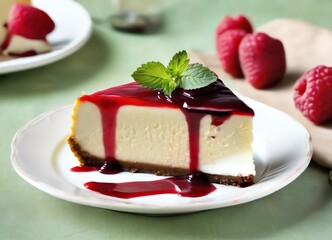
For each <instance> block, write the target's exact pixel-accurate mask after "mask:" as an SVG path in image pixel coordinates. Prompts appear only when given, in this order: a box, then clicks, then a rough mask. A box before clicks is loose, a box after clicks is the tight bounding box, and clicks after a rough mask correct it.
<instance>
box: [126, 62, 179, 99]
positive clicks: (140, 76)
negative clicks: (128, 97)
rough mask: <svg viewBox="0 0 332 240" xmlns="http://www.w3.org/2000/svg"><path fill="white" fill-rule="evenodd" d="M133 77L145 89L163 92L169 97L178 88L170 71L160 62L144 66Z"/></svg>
mask: <svg viewBox="0 0 332 240" xmlns="http://www.w3.org/2000/svg"><path fill="white" fill-rule="evenodd" d="M131 76H132V77H133V78H134V80H135V81H136V82H137V83H138V84H140V85H142V86H143V87H146V88H149V89H152V90H158V91H163V92H165V93H166V94H168V95H170V94H171V93H172V92H173V91H174V89H175V88H176V87H177V84H176V83H175V81H174V80H173V79H172V75H171V74H170V73H169V70H168V69H167V68H166V67H165V66H164V65H163V64H161V63H160V62H148V63H145V64H142V65H141V66H140V67H139V68H137V69H136V71H135V72H134V73H133V74H132V75H131Z"/></svg>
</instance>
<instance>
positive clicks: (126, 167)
mask: <svg viewBox="0 0 332 240" xmlns="http://www.w3.org/2000/svg"><path fill="white" fill-rule="evenodd" d="M67 142H68V144H69V147H70V149H71V150H72V152H73V153H74V155H75V157H76V158H77V159H78V161H79V162H80V164H81V166H94V167H102V166H103V165H104V163H105V159H102V158H99V157H96V156H93V155H91V154H90V153H88V152H87V151H84V150H83V149H82V148H81V147H80V145H79V144H78V143H77V142H76V141H75V139H74V138H73V136H69V137H68V139H67ZM116 161H117V162H118V164H119V165H120V166H121V168H122V170H123V171H127V172H132V173H152V174H155V175H158V176H184V175H187V174H190V172H189V169H183V168H173V167H165V166H158V165H154V164H146V163H138V162H131V161H130V162H129V161H125V160H116ZM204 174H205V175H206V176H207V177H208V179H209V180H210V182H212V183H219V184H223V185H232V186H238V187H247V186H250V185H252V184H254V176H253V175H249V176H227V175H216V174H206V173H204Z"/></svg>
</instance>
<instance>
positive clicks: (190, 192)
mask: <svg viewBox="0 0 332 240" xmlns="http://www.w3.org/2000/svg"><path fill="white" fill-rule="evenodd" d="M84 186H85V187H86V188H87V189H90V190H92V191H95V192H99V193H101V194H104V195H107V196H111V197H117V198H122V199H129V198H135V197H143V196H151V195H157V194H177V195H179V196H181V197H202V196H206V195H207V194H209V193H211V192H213V191H215V190H216V187H215V186H214V185H212V184H211V183H210V181H209V180H208V179H207V178H206V177H205V176H204V175H203V174H201V173H198V174H190V175H188V176H181V177H169V178H165V179H160V180H155V181H148V182H144V181H140V182H122V183H108V182H107V183H105V182H87V183H85V184H84Z"/></svg>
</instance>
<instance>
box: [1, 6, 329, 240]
mask: <svg viewBox="0 0 332 240" xmlns="http://www.w3.org/2000/svg"><path fill="white" fill-rule="evenodd" d="M81 2H83V1H81ZM92 2H93V1H92ZM96 2H98V1H94V3H96ZM100 2H103V3H104V4H105V5H104V6H103V7H102V8H100V10H98V9H97V11H95V12H94V14H95V15H96V14H97V15H98V11H100V14H99V15H100V16H101V17H99V19H98V21H97V22H95V24H94V27H93V33H92V36H91V38H90V40H89V41H88V42H87V44H86V45H84V46H83V47H82V48H81V49H80V50H79V51H77V52H76V53H74V54H73V55H71V56H69V57H67V58H65V59H63V60H61V61H58V62H56V63H53V64H50V65H47V66H44V67H40V68H36V69H32V70H26V71H22V72H17V73H10V74H4V75H0V126H1V127H0V153H1V155H0V156H1V157H0V161H1V165H0V239H330V238H331V236H332V229H331V224H332V200H331V196H332V195H331V193H332V189H331V187H330V186H329V184H328V170H327V169H324V168H322V167H320V166H318V165H317V164H315V163H311V164H310V166H309V167H308V169H307V170H306V171H305V172H304V173H303V174H302V175H301V176H300V177H299V178H298V179H296V180H295V181H294V182H292V183H291V184H289V185H288V186H286V187H285V188H283V189H282V190H280V191H278V192H276V193H273V194H271V195H269V196H267V197H264V198H262V199H259V200H256V201H253V202H250V203H246V204H242V205H238V206H233V207H227V208H222V209H216V210H210V211H205V212H199V213H194V214H188V215H179V216H167V217H150V216H144V215H136V214H130V213H120V212H115V211H110V210H104V209H98V208H93V207H87V206H81V205H77V204H73V203H70V202H66V201H63V200H60V199H57V198H54V197H52V196H50V195H48V194H46V193H44V192H42V191H40V190H38V189H36V188H34V187H33V186H31V185H30V184H28V183H27V182H25V181H24V180H23V179H22V178H20V177H19V176H18V175H17V174H16V173H15V171H14V169H13V168H12V166H11V161H10V151H11V150H10V143H11V140H12V138H13V136H14V134H15V132H16V131H17V130H18V129H19V128H20V127H22V126H24V125H25V124H26V123H27V122H28V121H30V120H31V119H33V118H35V117H37V116H38V115H39V114H41V113H43V112H45V111H49V110H52V109H55V108H58V107H60V106H64V105H68V104H72V103H73V101H74V100H75V98H76V97H77V96H78V95H80V93H81V92H82V91H84V92H88V93H92V92H94V91H96V90H100V89H103V88H108V87H111V86H114V85H117V84H120V83H125V82H130V81H131V78H130V74H131V73H132V72H133V71H134V70H135V69H136V67H138V66H139V65H140V64H141V63H143V62H146V61H149V60H159V61H161V62H164V63H167V61H168V60H169V59H170V58H171V57H172V55H173V54H174V53H175V52H176V51H179V50H182V49H186V50H188V51H190V50H197V51H203V52H207V53H214V51H215V47H214V30H215V27H216V26H217V24H218V22H219V21H220V19H221V18H222V17H223V16H224V15H226V14H230V15H235V14H238V13H243V14H245V15H246V16H247V17H248V18H250V20H251V21H252V23H253V25H254V26H255V27H256V28H257V27H259V26H260V25H262V24H264V23H266V22H268V21H270V20H273V19H276V18H281V17H291V18H300V19H303V20H307V21H309V22H311V23H314V24H317V25H320V26H322V27H326V28H328V29H332V21H331V9H332V2H331V1H329V0H319V1H313V0H306V1H300V0H291V1H288V0H274V1H265V0H250V1H249V0H233V1H229V0H228V1H227V0H223V1H217V0H214V1H213V0H205V1H203V0H202V1H199V0H195V1H190V0H184V1H180V0H178V1H174V3H173V4H172V5H171V6H170V7H169V8H168V9H167V10H166V11H165V12H164V25H163V27H162V28H161V29H160V31H158V32H156V33H154V34H147V35H134V34H127V33H122V32H117V31H115V30H113V29H112V28H111V27H110V25H109V22H108V21H107V18H106V17H104V15H105V14H106V15H107V14H108V13H112V12H114V11H115V10H114V8H113V6H112V5H110V4H109V5H107V3H110V1H101V0H100ZM84 3H85V4H87V1H84ZM86 6H87V7H89V5H86ZM105 9H109V12H108V11H106V10H105ZM105 11H106V13H105ZM331 44H332V43H331ZM322 47H323V46H322ZM331 58H332V57H331Z"/></svg>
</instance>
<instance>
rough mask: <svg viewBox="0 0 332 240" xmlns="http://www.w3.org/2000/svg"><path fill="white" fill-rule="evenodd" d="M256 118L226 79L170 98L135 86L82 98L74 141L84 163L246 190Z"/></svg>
mask: <svg viewBox="0 0 332 240" xmlns="http://www.w3.org/2000/svg"><path fill="white" fill-rule="evenodd" d="M253 116H254V112H253V110H252V109H251V108H250V107H248V106H247V105H246V104H245V103H244V102H243V101H242V100H240V99H239V98H238V97H237V96H236V95H235V94H234V93H233V92H231V91H230V90H229V89H228V88H227V87H226V86H225V85H224V84H223V82H222V81H221V80H217V81H216V82H214V83H211V84H209V85H208V86H205V87H203V88H200V89H195V90H184V89H181V88H177V89H175V91H173V92H172V94H171V95H167V94H164V93H162V92H160V91H155V90H150V89H147V88H144V87H142V86H140V85H138V84H137V83H136V82H133V83H129V84H125V85H121V86H117V87H113V88H109V89H106V90H102V91H99V92H96V93H94V94H91V95H82V96H81V97H79V98H77V100H76V102H75V104H74V108H73V114H72V126H71V133H70V136H69V137H68V143H69V145H70V148H71V150H72V151H73V152H74V154H75V156H76V157H77V158H78V159H79V161H80V163H81V165H87V166H98V167H102V166H105V165H112V163H113V165H120V166H121V168H122V169H123V170H125V171H131V172H143V173H154V174H157V175H173V176H179V175H186V174H190V173H196V172H201V173H204V174H205V175H206V176H207V177H208V178H209V179H210V181H211V182H215V183H221V184H227V185H235V186H248V185H251V184H253V183H254V181H253V179H254V176H255V166H254V162H253V153H252V146H251V144H252V141H253V133H252V119H253ZM114 163H116V164H114Z"/></svg>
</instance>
